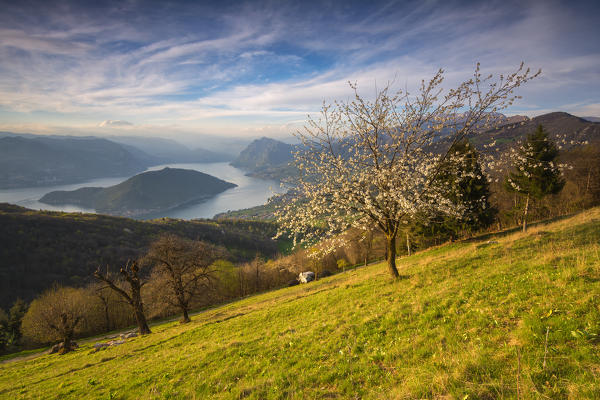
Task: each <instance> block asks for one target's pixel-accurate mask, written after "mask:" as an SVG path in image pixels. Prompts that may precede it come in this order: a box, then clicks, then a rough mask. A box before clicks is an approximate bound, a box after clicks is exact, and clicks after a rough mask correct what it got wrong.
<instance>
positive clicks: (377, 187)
mask: <svg viewBox="0 0 600 400" xmlns="http://www.w3.org/2000/svg"><path fill="white" fill-rule="evenodd" d="M539 73H540V72H538V73H535V74H531V72H530V70H529V69H526V70H524V66H523V64H521V66H520V67H519V68H518V70H517V71H516V72H514V73H512V74H510V75H508V76H503V75H500V77H499V79H495V80H494V79H492V78H493V77H492V76H491V75H490V76H488V77H482V76H481V72H480V67H479V64H477V67H476V69H475V73H474V76H473V77H472V78H471V79H469V80H467V81H465V82H463V83H461V84H460V85H459V86H458V87H456V88H455V89H451V90H449V91H444V90H443V89H442V88H441V87H442V86H441V85H442V82H443V71H442V70H440V71H439V72H438V73H437V74H436V75H435V76H434V77H433V78H432V79H431V81H429V83H426V82H425V81H423V82H422V83H421V86H420V89H419V91H418V93H417V94H416V95H415V96H413V95H410V94H409V93H407V92H404V91H402V90H400V91H397V92H394V91H393V89H392V88H391V86H390V85H387V86H385V87H384V88H383V89H381V90H376V93H375V97H374V100H368V99H366V98H364V97H362V96H361V95H359V93H358V89H357V86H356V85H355V84H350V86H351V88H352V89H353V90H354V93H355V96H354V98H353V99H352V100H350V101H346V102H343V101H342V102H334V103H333V104H330V105H328V104H324V105H323V108H322V110H321V113H320V117H319V118H317V119H313V118H311V117H309V120H308V122H307V124H306V125H305V127H304V129H303V130H301V131H299V132H298V133H297V137H298V138H299V139H300V140H301V142H302V145H301V146H300V147H299V150H298V151H297V152H296V153H295V155H294V161H295V164H296V166H297V167H298V169H299V171H300V177H299V178H298V179H297V180H296V181H295V182H293V183H294V184H295V187H296V190H295V191H294V192H295V193H296V194H295V195H293V197H294V198H293V199H292V201H291V202H287V203H285V204H283V205H282V206H281V207H280V208H279V210H278V211H277V217H278V220H279V222H280V226H281V228H280V232H279V233H280V234H283V233H284V232H285V233H287V232H291V233H292V235H293V236H294V238H295V239H296V238H297V237H300V238H302V241H309V242H310V241H316V240H318V239H319V238H321V237H323V236H326V237H333V238H335V237H337V238H339V240H340V241H343V237H342V236H341V235H339V233H341V232H343V231H344V230H346V229H347V228H349V227H351V226H354V227H359V228H366V227H368V226H370V225H375V226H376V227H377V228H378V229H379V230H380V231H381V232H382V233H383V234H384V235H385V237H386V241H387V255H388V257H387V264H388V269H389V272H390V274H391V275H392V276H393V277H394V278H398V277H399V274H398V270H397V268H396V238H397V235H398V233H399V232H401V231H403V230H406V229H408V226H409V224H410V222H411V220H413V219H415V218H417V217H423V218H430V216H432V215H438V214H450V215H457V216H460V214H461V209H460V207H459V206H458V205H456V204H455V203H453V202H452V201H450V200H449V199H448V198H447V196H446V195H445V193H446V192H447V191H446V190H444V188H443V187H442V186H441V184H440V183H439V182H438V180H437V179H436V177H437V175H438V174H439V172H440V165H441V164H442V163H443V161H444V160H445V159H446V158H447V157H448V154H449V150H450V148H452V146H453V145H454V144H455V143H458V142H459V141H461V140H463V139H464V138H465V137H466V136H467V135H469V134H475V133H478V132H483V131H485V130H488V129H491V128H494V127H495V126H496V125H497V124H498V122H499V121H498V120H499V114H498V112H499V111H500V110H502V109H504V108H506V107H508V106H510V105H511V104H512V103H513V101H514V100H515V99H517V98H518V96H515V95H513V91H514V90H515V89H516V88H517V87H519V86H521V85H522V84H524V83H525V82H527V81H529V80H530V79H532V78H534V77H536V76H537V75H538V74H539ZM295 241H296V240H295ZM331 243H335V241H332V242H331ZM334 245H335V244H333V245H332V249H333V246H334Z"/></svg>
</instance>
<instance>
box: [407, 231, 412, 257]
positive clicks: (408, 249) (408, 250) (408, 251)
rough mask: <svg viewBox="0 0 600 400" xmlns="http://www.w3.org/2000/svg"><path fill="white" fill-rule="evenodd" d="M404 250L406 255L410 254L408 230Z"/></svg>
mask: <svg viewBox="0 0 600 400" xmlns="http://www.w3.org/2000/svg"><path fill="white" fill-rule="evenodd" d="M406 251H407V253H408V255H409V256H410V255H411V252H410V237H408V232H406Z"/></svg>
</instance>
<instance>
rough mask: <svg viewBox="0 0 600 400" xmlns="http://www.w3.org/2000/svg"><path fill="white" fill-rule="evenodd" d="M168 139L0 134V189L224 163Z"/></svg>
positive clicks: (216, 156) (221, 157) (220, 158)
mask: <svg viewBox="0 0 600 400" xmlns="http://www.w3.org/2000/svg"><path fill="white" fill-rule="evenodd" d="M231 159H232V156H227V155H224V154H220V153H215V152H211V151H208V150H204V149H195V150H191V149H189V148H187V147H185V146H184V145H182V144H179V143H178V142H176V141H174V140H170V139H162V138H144V137H119V138H110V140H109V139H103V138H97V137H91V136H89V137H77V136H57V135H55V136H44V135H32V134H15V133H11V132H0V189H11V188H19V187H29V186H47V185H60V184H68V183H77V182H83V181H86V180H89V179H94V178H104V177H118V176H131V175H133V174H135V173H138V172H141V171H144V170H145V169H146V168H147V167H149V166H152V165H160V164H166V163H177V162H180V163H186V162H187V163H189V162H219V161H229V160H231Z"/></svg>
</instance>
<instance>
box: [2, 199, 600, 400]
mask: <svg viewBox="0 0 600 400" xmlns="http://www.w3.org/2000/svg"><path fill="white" fill-rule="evenodd" d="M487 239H489V238H486V240H485V241H469V242H460V243H453V244H451V245H448V246H440V247H437V248H433V249H430V250H428V251H424V252H421V253H418V254H416V255H414V256H412V257H407V258H404V259H401V260H399V267H400V273H401V274H402V276H403V277H404V278H403V279H402V280H400V281H398V282H392V281H391V280H390V279H389V277H388V275H387V273H386V268H385V266H384V265H383V264H377V265H373V266H369V267H366V268H359V269H356V270H353V271H350V272H346V273H342V274H338V275H335V276H332V277H329V278H325V279H322V280H320V281H318V282H313V283H310V284H307V285H302V286H296V287H292V288H287V289H282V290H277V291H273V292H269V293H266V294H261V295H257V296H253V297H250V298H247V299H244V300H242V301H238V302H235V303H231V304H228V305H226V306H223V307H219V308H215V309H212V310H209V311H206V312H204V313H201V314H198V315H196V316H195V317H194V318H193V322H192V323H191V324H188V325H185V326H180V325H178V324H177V323H175V322H172V323H165V324H163V325H159V326H155V327H154V328H153V330H154V333H153V334H152V335H149V336H146V337H140V338H135V339H133V340H130V341H128V342H127V343H125V344H123V345H121V346H118V347H115V348H111V349H108V350H105V351H101V352H98V353H93V352H92V351H91V347H90V346H91V345H90V344H87V345H84V346H83V347H82V348H81V349H80V350H78V351H76V352H74V353H71V354H68V355H65V356H57V355H45V356H41V357H39V358H36V359H33V360H27V361H17V362H13V363H7V364H3V365H0V397H2V398H11V399H19V398H47V399H52V398H55V399H63V398H74V399H80V398H107V399H108V398H181V399H188V398H197V399H204V398H217V399H239V398H250V399H285V398H295V399H301V398H302V399H303V398H375V399H388V398H400V399H413V398H439V399H451V398H457V399H494V398H517V384H518V390H519V398H522V399H529V398H532V399H533V398H536V399H537V398H553V399H554V398H556V399H562V398H572V399H593V398H600V338H599V336H598V335H599V334H600V209H594V210H591V211H588V212H586V213H582V214H579V215H576V216H574V217H572V218H568V219H564V220H560V221H556V222H552V223H549V224H538V225H537V226H535V227H533V228H532V229H531V230H530V232H529V233H527V234H522V233H513V234H508V235H503V236H497V237H495V238H494V237H492V238H491V239H492V241H491V242H489V243H488V242H487ZM494 241H496V242H494ZM547 330H548V341H547V354H546V355H545V347H546V331H547ZM544 357H545V358H546V365H545V367H544V366H543V363H544Z"/></svg>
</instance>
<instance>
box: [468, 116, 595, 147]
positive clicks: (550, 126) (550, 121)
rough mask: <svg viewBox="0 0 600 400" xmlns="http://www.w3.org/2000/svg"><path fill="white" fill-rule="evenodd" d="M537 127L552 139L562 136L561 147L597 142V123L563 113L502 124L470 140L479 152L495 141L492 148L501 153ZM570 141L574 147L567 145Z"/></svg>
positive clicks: (570, 145)
mask: <svg viewBox="0 0 600 400" xmlns="http://www.w3.org/2000/svg"><path fill="white" fill-rule="evenodd" d="M540 124H541V125H542V126H543V127H544V129H545V130H546V131H548V133H549V134H550V135H551V136H552V137H553V139H556V137H557V136H558V135H564V136H565V143H564V144H563V146H564V148H570V147H572V146H575V145H576V144H575V143H584V142H586V141H587V142H592V143H593V142H600V123H598V122H590V121H587V120H585V119H583V118H579V117H576V116H574V115H571V114H568V113H566V112H552V113H548V114H543V115H539V116H537V117H534V118H531V119H529V118H528V119H526V120H521V121H520V122H512V123H508V124H504V125H501V126H500V127H498V128H497V129H493V130H489V131H487V132H483V133H479V134H475V135H472V136H471V137H470V140H471V141H472V143H473V144H474V145H475V146H477V147H478V148H479V150H482V149H483V145H485V144H488V143H491V142H493V141H495V142H496V148H498V149H499V150H500V151H502V150H505V149H507V148H509V147H511V146H514V145H515V144H516V143H517V142H518V141H520V140H522V139H525V137H527V135H528V134H529V133H532V132H534V131H535V129H536V128H537V126H538V125H540ZM571 141H573V143H574V144H571Z"/></svg>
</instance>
